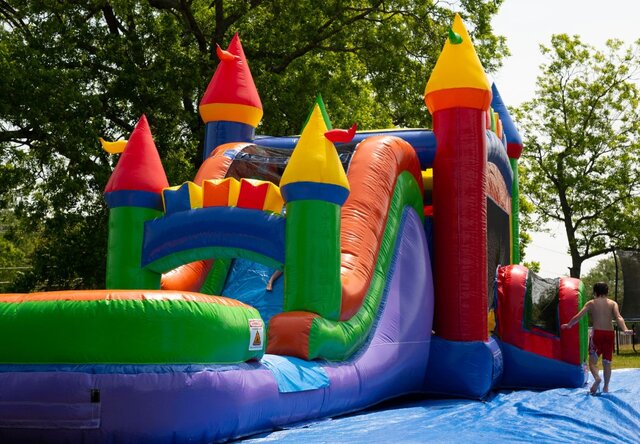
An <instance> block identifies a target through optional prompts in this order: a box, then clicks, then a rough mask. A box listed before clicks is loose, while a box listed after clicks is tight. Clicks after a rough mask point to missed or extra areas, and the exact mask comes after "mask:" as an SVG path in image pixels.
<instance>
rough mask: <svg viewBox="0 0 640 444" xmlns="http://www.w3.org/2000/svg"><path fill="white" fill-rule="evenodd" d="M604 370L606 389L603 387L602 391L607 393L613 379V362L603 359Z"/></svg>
mask: <svg viewBox="0 0 640 444" xmlns="http://www.w3.org/2000/svg"><path fill="white" fill-rule="evenodd" d="M602 369H603V373H604V387H602V391H603V392H604V393H607V392H608V391H609V380H610V379H611V362H610V361H607V360H606V359H604V358H602Z"/></svg>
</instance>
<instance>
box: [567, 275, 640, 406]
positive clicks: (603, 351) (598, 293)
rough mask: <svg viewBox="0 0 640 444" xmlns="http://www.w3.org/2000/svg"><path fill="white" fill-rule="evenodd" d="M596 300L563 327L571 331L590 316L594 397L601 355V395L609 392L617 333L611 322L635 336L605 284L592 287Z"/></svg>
mask: <svg viewBox="0 0 640 444" xmlns="http://www.w3.org/2000/svg"><path fill="white" fill-rule="evenodd" d="M593 294H594V297H593V299H592V300H590V301H589V302H587V303H586V304H584V307H582V310H580V311H579V312H578V314H577V315H575V316H574V317H573V318H571V320H570V321H569V322H567V323H566V324H562V326H561V328H563V329H566V328H571V327H573V326H574V325H575V324H577V323H578V321H579V320H580V319H581V318H582V317H583V316H584V315H585V314H586V313H589V314H591V323H592V326H593V336H592V338H591V341H590V342H589V370H590V371H591V374H592V375H593V378H594V380H595V381H594V383H593V385H592V386H591V394H596V393H597V392H598V389H599V388H600V382H601V379H600V375H599V374H598V357H599V356H600V355H602V369H603V373H604V387H603V388H602V391H603V392H605V393H607V392H608V391H609V380H610V379H611V359H612V358H613V342H614V339H615V338H614V331H613V325H612V324H611V320H615V321H616V323H617V324H618V327H619V328H620V330H621V331H622V333H623V334H625V335H632V334H633V330H629V329H628V328H627V326H626V324H625V323H624V319H623V318H622V316H620V310H619V309H618V304H617V303H616V302H614V301H612V300H610V299H609V298H607V295H608V294H609V286H608V285H607V284H606V283H604V282H598V283H597V284H595V285H594V286H593Z"/></svg>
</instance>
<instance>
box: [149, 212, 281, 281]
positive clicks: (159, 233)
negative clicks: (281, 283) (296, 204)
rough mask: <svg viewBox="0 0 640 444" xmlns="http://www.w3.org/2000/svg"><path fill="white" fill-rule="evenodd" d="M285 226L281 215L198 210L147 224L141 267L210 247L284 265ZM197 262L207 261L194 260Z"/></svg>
mask: <svg viewBox="0 0 640 444" xmlns="http://www.w3.org/2000/svg"><path fill="white" fill-rule="evenodd" d="M284 225H285V220H284V218H283V217H282V216H280V215H276V214H271V213H268V212H266V211H259V210H251V209H246V208H237V207H208V208H199V209H196V210H190V211H182V212H179V213H175V214H171V215H167V216H165V217H159V218H157V219H153V220H150V221H148V222H146V223H145V227H144V244H143V246H142V265H143V266H146V265H148V264H150V263H152V262H154V261H157V260H159V259H163V258H164V257H166V256H169V255H171V254H174V253H180V252H185V251H189V250H195V249H198V248H207V247H214V248H215V247H218V248H228V249H236V250H237V254H236V257H243V256H241V253H242V251H248V252H254V253H257V254H258V255H261V256H264V257H266V258H271V259H273V260H274V261H275V262H277V263H280V264H283V263H284ZM238 234H240V235H238ZM198 259H206V257H195V258H192V260H198ZM157 271H160V272H165V271H166V270H157Z"/></svg>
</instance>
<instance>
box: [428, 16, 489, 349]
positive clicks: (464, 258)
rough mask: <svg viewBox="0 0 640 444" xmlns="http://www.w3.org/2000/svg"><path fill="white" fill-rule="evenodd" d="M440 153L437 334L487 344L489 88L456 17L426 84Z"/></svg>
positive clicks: (436, 178) (436, 194)
mask: <svg viewBox="0 0 640 444" xmlns="http://www.w3.org/2000/svg"><path fill="white" fill-rule="evenodd" d="M425 103H426V105H427V108H428V109H429V111H430V112H431V114H432V115H433V129H434V133H435V135H436V140H437V150H436V155H435V159H434V165H433V213H434V230H435V231H434V234H435V237H434V239H435V264H434V265H435V278H434V280H435V313H436V318H435V319H434V328H435V332H436V334H437V335H438V336H440V337H442V338H444V339H447V340H451V341H478V340H480V341H486V340H487V339H488V331H487V312H488V309H487V303H488V302H487V294H486V293H487V208H486V207H487V203H486V199H487V198H486V185H485V180H486V161H487V142H486V135H485V118H486V112H487V110H488V108H489V104H490V103H491V87H490V85H489V82H488V80H487V77H486V74H485V72H484V68H483V67H482V64H481V63H480V60H479V59H478V56H477V54H476V51H475V49H474V47H473V44H472V43H471V39H470V38H469V34H468V33H467V31H466V29H465V27H464V25H463V24H462V20H461V18H460V16H458V15H456V17H455V19H454V22H453V26H452V28H451V30H450V31H449V38H448V40H447V42H446V43H445V45H444V48H443V50H442V53H441V55H440V58H439V59H438V61H437V63H436V66H435V68H434V70H433V73H432V74H431V77H430V78H429V81H428V82H427V87H426V90H425Z"/></svg>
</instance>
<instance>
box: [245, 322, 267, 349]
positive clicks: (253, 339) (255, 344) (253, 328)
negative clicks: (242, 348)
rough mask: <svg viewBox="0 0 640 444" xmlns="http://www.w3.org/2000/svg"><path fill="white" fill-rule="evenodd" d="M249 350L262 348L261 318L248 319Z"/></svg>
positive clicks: (262, 328) (262, 331)
mask: <svg viewBox="0 0 640 444" xmlns="http://www.w3.org/2000/svg"><path fill="white" fill-rule="evenodd" d="M249 333H250V335H249V350H262V345H263V340H262V338H263V337H264V324H263V323H262V319H249Z"/></svg>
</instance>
